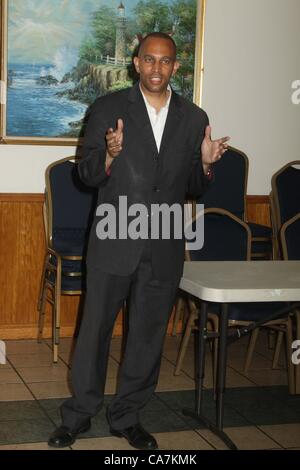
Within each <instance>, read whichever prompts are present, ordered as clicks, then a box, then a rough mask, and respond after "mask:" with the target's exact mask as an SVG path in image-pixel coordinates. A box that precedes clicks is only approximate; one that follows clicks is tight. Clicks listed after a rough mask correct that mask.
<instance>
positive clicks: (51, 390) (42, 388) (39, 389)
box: [28, 382, 71, 400]
mask: <svg viewBox="0 0 300 470" xmlns="http://www.w3.org/2000/svg"><path fill="white" fill-rule="evenodd" d="M28 388H29V389H30V390H31V391H32V393H33V395H34V396H35V397H36V399H38V400H40V399H47V398H64V397H69V396H70V395H71V392H70V388H69V386H68V384H67V382H37V383H30V384H28Z"/></svg>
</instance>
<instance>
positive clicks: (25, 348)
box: [6, 340, 49, 358]
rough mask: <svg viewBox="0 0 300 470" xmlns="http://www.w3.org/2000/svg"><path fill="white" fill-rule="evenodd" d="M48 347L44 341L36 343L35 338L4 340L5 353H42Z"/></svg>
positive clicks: (8, 354) (45, 351)
mask: <svg viewBox="0 0 300 470" xmlns="http://www.w3.org/2000/svg"><path fill="white" fill-rule="evenodd" d="M48 352H49V347H48V345H47V344H46V343H44V342H42V343H38V342H37V341H36V340H30V341H29V340H19V341H6V353H7V356H8V358H9V356H10V354H43V353H48Z"/></svg>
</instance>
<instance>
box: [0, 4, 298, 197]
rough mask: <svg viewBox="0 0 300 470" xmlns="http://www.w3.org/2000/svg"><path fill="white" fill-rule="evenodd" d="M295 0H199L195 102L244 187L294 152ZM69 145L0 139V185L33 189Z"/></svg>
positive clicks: (260, 184)
mask: <svg viewBox="0 0 300 470" xmlns="http://www.w3.org/2000/svg"><path fill="white" fill-rule="evenodd" d="M299 18H300V0H285V1H282V0H207V16H206V34H205V58H204V59H205V74H204V94H203V107H204V109H205V110H206V111H207V112H208V114H209V117H210V121H211V124H212V126H213V134H214V136H216V137H218V136H221V135H227V134H228V135H230V136H231V138H232V139H231V143H232V145H234V146H236V147H238V148H241V149H242V150H244V151H245V152H246V153H247V154H248V156H249V159H250V175H249V186H248V193H249V194H268V193H269V190H270V177H271V175H272V173H274V172H275V170H277V169H278V168H279V167H281V166H282V165H283V164H284V163H285V162H288V161H290V160H292V159H300V104H299V105H293V104H292V102H291V94H292V89H291V84H292V82H293V81H294V80H297V79H298V80H300V60H299V57H300V28H299ZM74 152H75V149H74V148H73V147H45V146H10V145H0V168H1V171H0V192H2V193H5V192H8V193H9V192H12V193H15V192H16V193H17V192H20V193H26V192H28V193H40V192H43V191H44V171H45V168H46V166H47V165H48V164H49V163H51V162H52V161H55V160H58V159H59V158H63V157H64V156H68V155H73V154H74Z"/></svg>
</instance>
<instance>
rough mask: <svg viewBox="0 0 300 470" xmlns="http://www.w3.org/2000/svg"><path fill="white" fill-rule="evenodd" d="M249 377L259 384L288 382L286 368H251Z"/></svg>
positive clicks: (284, 383)
mask: <svg viewBox="0 0 300 470" xmlns="http://www.w3.org/2000/svg"><path fill="white" fill-rule="evenodd" d="M247 378H248V379H249V380H251V381H252V382H254V383H256V384H257V385H259V386H264V385H286V384H287V373H286V371H285V370H272V369H269V370H251V371H249V373H248V374H247Z"/></svg>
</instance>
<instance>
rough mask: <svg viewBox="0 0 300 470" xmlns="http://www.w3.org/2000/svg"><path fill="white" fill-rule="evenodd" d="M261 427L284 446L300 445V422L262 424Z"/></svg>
mask: <svg viewBox="0 0 300 470" xmlns="http://www.w3.org/2000/svg"><path fill="white" fill-rule="evenodd" d="M260 429H261V430H262V431H264V432H265V433H266V434H267V435H268V436H270V437H271V438H272V439H274V441H276V442H278V443H279V444H280V445H282V446H283V447H284V448H289V447H299V446H300V423H296V424H281V425H272V426H260Z"/></svg>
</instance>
